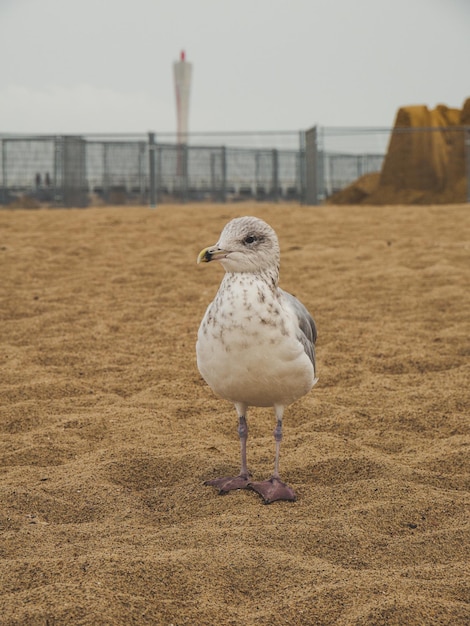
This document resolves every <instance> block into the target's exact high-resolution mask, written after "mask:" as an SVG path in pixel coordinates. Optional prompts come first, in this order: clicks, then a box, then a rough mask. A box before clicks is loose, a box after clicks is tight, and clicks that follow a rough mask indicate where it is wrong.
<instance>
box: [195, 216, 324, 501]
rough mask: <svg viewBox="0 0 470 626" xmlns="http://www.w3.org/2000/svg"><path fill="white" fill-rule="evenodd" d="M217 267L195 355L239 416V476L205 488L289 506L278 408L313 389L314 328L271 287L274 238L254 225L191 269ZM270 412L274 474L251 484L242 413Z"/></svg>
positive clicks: (233, 233) (236, 229)
mask: <svg viewBox="0 0 470 626" xmlns="http://www.w3.org/2000/svg"><path fill="white" fill-rule="evenodd" d="M211 261H218V262H219V263H220V264H221V265H222V267H223V269H224V270H225V275H224V277H223V279H222V282H221V284H220V287H219V290H218V292H217V294H216V296H215V298H214V300H213V302H211V304H209V306H208V308H207V310H206V313H205V315H204V318H203V320H202V322H201V325H200V327H199V331H198V336H197V343H196V355H197V365H198V368H199V371H200V373H201V375H202V377H203V378H204V380H205V381H206V382H207V384H208V385H209V387H211V388H212V390H213V391H214V392H215V393H216V394H217V395H218V396H220V397H221V398H224V399H225V400H229V401H231V402H232V403H233V404H234V405H235V409H236V411H237V414H238V435H239V438H240V452H241V469H240V473H239V474H238V476H225V477H222V478H215V479H213V480H208V481H206V482H205V483H204V484H205V485H210V486H212V487H216V488H217V489H218V490H219V493H220V494H225V493H227V492H229V491H231V490H234V489H251V490H253V491H256V492H257V493H258V494H259V495H260V496H261V497H262V498H263V500H264V502H265V503H266V504H269V503H271V502H274V501H276V500H290V501H295V499H296V495H295V492H294V490H293V489H292V488H291V487H289V486H288V485H287V484H286V483H284V482H283V481H282V480H281V477H280V474H279V454H280V447H281V440H282V418H283V414H284V409H285V407H287V406H289V405H290V404H292V403H293V402H295V401H296V400H298V399H299V398H301V397H302V396H304V395H305V394H307V393H308V392H309V391H310V390H311V389H312V387H313V386H314V385H315V383H316V382H317V378H316V368H315V342H316V339H317V330H316V326H315V322H314V320H313V318H312V316H311V315H310V313H309V312H308V311H307V309H306V308H305V306H304V305H303V304H302V303H301V302H300V301H299V300H297V298H295V297H294V296H293V295H291V294H289V293H287V292H286V291H284V290H283V289H281V288H280V287H279V286H278V282H279V262H280V251H279V242H278V238H277V236H276V233H275V231H274V230H273V229H272V228H271V226H269V224H267V223H266V222H264V221H263V220H261V219H259V218H257V217H238V218H235V219H233V220H232V221H230V222H229V223H228V224H227V225H226V226H225V228H224V229H223V230H222V233H221V235H220V238H219V241H218V242H217V243H216V244H215V245H214V246H210V247H208V248H204V249H203V250H201V252H200V253H199V256H198V258H197V262H198V263H209V262H211ZM250 406H256V407H273V408H274V413H275V417H276V426H275V429H274V440H275V460H274V472H273V474H272V476H271V477H270V478H269V479H268V480H264V481H260V482H256V481H253V480H252V475H251V474H250V472H249V471H248V467H247V454H246V444H247V438H248V425H247V411H248V408H249V407H250Z"/></svg>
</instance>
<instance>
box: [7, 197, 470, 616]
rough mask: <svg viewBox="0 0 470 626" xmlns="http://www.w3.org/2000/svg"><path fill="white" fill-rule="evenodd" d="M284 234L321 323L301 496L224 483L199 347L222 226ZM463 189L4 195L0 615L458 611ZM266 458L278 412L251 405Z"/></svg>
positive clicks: (290, 449)
mask: <svg viewBox="0 0 470 626" xmlns="http://www.w3.org/2000/svg"><path fill="white" fill-rule="evenodd" d="M239 215H256V216H258V217H261V218H262V219H265V220H266V221H268V222H269V223H270V224H271V226H273V228H274V229H275V230H276V231H277V233H278V236H279V240H280V245H281V286H282V287H283V288H284V289H286V290H287V291H290V292H291V293H293V294H295V295H296V296H297V297H299V298H300V299H301V300H302V301H303V303H304V304H305V305H306V306H307V307H308V309H309V310H310V311H311V313H312V314H313V316H314V318H315V320H316V323H317V326H318V333H319V338H318V343H317V362H318V375H319V382H318V384H317V385H316V386H315V387H314V389H313V391H312V392H311V393H310V394H309V395H307V396H305V397H304V398H302V399H301V400H299V401H298V402H296V403H295V404H293V405H292V406H291V407H289V408H288V409H287V410H286V412H285V419H284V440H283V444H282V450H281V473H282V476H283V478H284V479H285V480H286V481H287V482H288V483H289V484H290V485H292V486H293V488H294V489H295V491H296V493H297V496H298V500H297V501H296V502H295V503H290V502H277V503H273V504H271V505H269V506H266V505H263V504H262V501H261V499H260V497H259V496H258V495H257V494H256V493H254V492H252V491H246V490H244V491H237V492H232V493H230V494H227V495H226V496H219V495H217V492H216V491H215V490H214V489H213V488H210V487H207V486H204V485H203V482H204V481H205V480H207V479H210V478H214V477H216V476H221V475H224V474H228V473H231V472H237V471H238V464H239V443H238V436H237V418H236V413H235V410H234V408H233V406H232V405H231V404H230V403H228V402H225V401H223V400H220V399H219V398H217V397H216V396H215V395H214V394H213V393H212V391H211V390H210V388H209V387H208V386H207V385H206V383H205V382H204V381H203V380H202V378H201V376H200V374H199V372H198V370H197V366H196V359H195V341H196V333H197V329H198V326H199V323H200V321H201V318H202V316H203V314H204V311H205V309H206V307H207V305H208V304H209V302H210V301H211V300H212V298H213V296H214V294H215V293H216V291H217V288H218V285H219V283H220V280H221V278H222V268H221V267H220V266H219V265H217V264H215V263H214V264H210V265H208V266H205V265H204V266H197V265H196V257H197V254H198V252H199V251H200V250H201V249H202V248H204V247H205V246H208V245H211V244H213V243H215V242H216V241H217V238H218V235H219V233H220V231H221V229H222V228H223V226H224V225H225V223H226V222H227V221H228V220H229V219H230V218H232V217H235V216H239ZM469 258H470V212H469V205H468V204H467V205H464V204H461V205H444V206H443V205H440V206H405V205H400V206H381V207H374V206H361V207H359V206H342V207H338V206H321V207H306V206H299V205H297V204H284V203H279V204H263V203H258V204H251V203H239V204H226V205H213V204H205V205H203V204H191V205H184V206H181V205H165V206H159V207H157V208H156V209H149V208H147V207H131V206H122V207H103V208H89V209H68V210H65V209H40V210H21V209H15V210H8V209H4V210H1V211H0V265H1V278H0V319H1V324H0V432H1V437H0V468H1V480H0V502H1V505H0V578H1V584H0V588H1V596H0V623H1V624H2V625H5V626H20V625H21V626H26V625H28V626H29V625H31V626H59V625H67V626H68V625H70V626H72V625H73V626H79V625H83V626H85V625H86V626H105V625H119V626H121V625H122V626H128V625H130V624H157V625H160V624H161V625H165V626H170V625H174V626H176V625H178V626H180V625H191V626H193V625H199V624H201V625H202V624H204V625H206V624H207V625H212V624H214V625H229V624H231V625H234V626H235V625H237V626H239V625H253V626H254V625H266V626H268V625H269V626H276V625H279V626H281V625H291V624H292V625H315V626H327V625H328V626H329V625H332V626H333V625H334V626H368V625H373V626H380V625H390V626H392V625H393V626H414V625H423V626H430V625H449V626H450V625H452V626H464V625H467V624H469V623H470V604H469V601H470V590H469V587H470V537H469V534H470V533H469V530H470V516H469V504H470V497H469V488H470V462H469V459H470V454H469V453H470V419H469V404H470V402H469V391H468V388H469V371H470V367H469V355H470V341H469V330H470V328H469V326H470V322H469V311H470V288H469V266H470V265H469ZM249 426H250V438H249V443H248V464H249V467H250V469H251V471H252V472H253V474H254V476H255V478H256V479H263V478H267V477H268V476H269V475H270V473H271V471H272V466H273V457H274V443H273V437H272V431H273V428H274V416H273V412H272V411H271V410H270V409H252V410H251V412H250V414H249Z"/></svg>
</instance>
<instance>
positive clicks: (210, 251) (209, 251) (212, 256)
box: [197, 246, 228, 263]
mask: <svg viewBox="0 0 470 626" xmlns="http://www.w3.org/2000/svg"><path fill="white" fill-rule="evenodd" d="M227 254H228V252H227V250H221V249H220V248H216V247H215V246H213V247H212V248H204V250H201V252H200V253H199V254H198V257H197V262H198V263H209V261H219V260H220V259H225V257H226V256H227Z"/></svg>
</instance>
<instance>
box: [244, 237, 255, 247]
mask: <svg viewBox="0 0 470 626" xmlns="http://www.w3.org/2000/svg"><path fill="white" fill-rule="evenodd" d="M255 241H256V237H255V236H254V235H248V237H245V239H244V240H243V243H246V244H247V245H250V244H252V243H255Z"/></svg>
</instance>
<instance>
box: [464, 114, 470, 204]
mask: <svg viewBox="0 0 470 626" xmlns="http://www.w3.org/2000/svg"><path fill="white" fill-rule="evenodd" d="M465 174H466V176H467V202H470V126H466V127H465Z"/></svg>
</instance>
